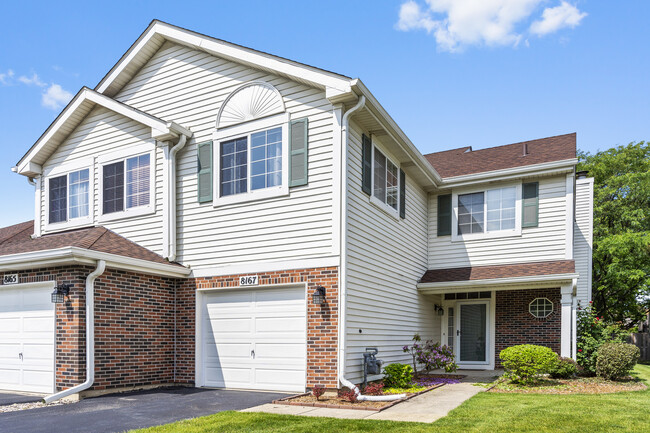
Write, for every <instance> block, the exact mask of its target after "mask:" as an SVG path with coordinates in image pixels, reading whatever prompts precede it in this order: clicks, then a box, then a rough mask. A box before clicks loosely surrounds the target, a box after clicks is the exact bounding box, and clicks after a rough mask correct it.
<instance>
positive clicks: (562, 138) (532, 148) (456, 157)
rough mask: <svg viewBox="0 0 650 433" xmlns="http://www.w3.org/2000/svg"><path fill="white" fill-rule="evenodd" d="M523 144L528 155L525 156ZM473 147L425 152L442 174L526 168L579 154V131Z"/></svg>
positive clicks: (454, 174)
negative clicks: (493, 145)
mask: <svg viewBox="0 0 650 433" xmlns="http://www.w3.org/2000/svg"><path fill="white" fill-rule="evenodd" d="M524 145H525V146H526V147H527V149H528V154H527V155H526V156H524ZM471 149H472V148H471V147H470V146H467V147H461V148H459V149H452V150H446V151H444V152H436V153H430V154H428V155H424V157H425V158H426V159H427V161H429V163H430V164H431V165H432V166H433V168H435V169H436V171H437V172H438V173H439V174H440V176H441V177H443V178H444V177H453V176H462V175H465V174H474V173H482V172H486V171H494V170H503V169H506V168H513V167H523V166H526V165H533V164H541V163H544V162H552V161H562V160H566V159H573V158H575V157H576V134H575V133H572V134H565V135H557V136H555V137H548V138H540V139H538V140H531V141H522V142H521V143H514V144H507V145H505V146H498V147H490V148H488V149H481V150H471Z"/></svg>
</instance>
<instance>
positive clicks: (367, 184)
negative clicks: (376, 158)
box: [361, 134, 372, 195]
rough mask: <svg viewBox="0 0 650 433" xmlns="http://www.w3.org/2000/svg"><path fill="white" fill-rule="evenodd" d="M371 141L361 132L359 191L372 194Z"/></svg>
mask: <svg viewBox="0 0 650 433" xmlns="http://www.w3.org/2000/svg"><path fill="white" fill-rule="evenodd" d="M371 183H372V141H370V138H369V137H368V136H367V135H366V134H363V135H362V136H361V191H363V192H365V193H366V194H368V195H370V194H372V185H371Z"/></svg>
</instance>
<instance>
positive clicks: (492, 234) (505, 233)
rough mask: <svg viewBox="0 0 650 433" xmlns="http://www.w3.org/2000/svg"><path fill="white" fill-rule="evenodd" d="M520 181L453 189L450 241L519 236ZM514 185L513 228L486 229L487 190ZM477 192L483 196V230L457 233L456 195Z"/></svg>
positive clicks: (520, 218)
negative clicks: (480, 231) (481, 231)
mask: <svg viewBox="0 0 650 433" xmlns="http://www.w3.org/2000/svg"><path fill="white" fill-rule="evenodd" d="M521 185H522V184H521V182H517V183H513V182H510V183H504V184H498V185H491V186H489V187H488V186H484V187H482V188H476V187H474V188H471V189H469V188H465V189H458V190H454V191H452V193H451V206H452V207H451V241H452V242H463V241H470V240H481V239H495V238H506V237H515V236H521V221H522V217H521V211H522V207H521V206H522V198H521V197H522V196H521V188H522V187H521ZM511 187H515V228H514V229H509V230H496V231H487V191H489V190H493V189H501V188H511ZM477 192H482V193H483V194H484V196H483V222H484V231H483V233H466V234H464V235H461V234H458V196H459V195H464V194H473V193H477Z"/></svg>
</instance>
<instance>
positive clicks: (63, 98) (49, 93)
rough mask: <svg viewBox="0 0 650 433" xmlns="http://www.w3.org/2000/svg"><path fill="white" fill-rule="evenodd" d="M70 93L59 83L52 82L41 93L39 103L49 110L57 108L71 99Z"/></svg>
mask: <svg viewBox="0 0 650 433" xmlns="http://www.w3.org/2000/svg"><path fill="white" fill-rule="evenodd" d="M72 96H73V95H72V93H70V92H68V91H67V90H65V89H63V88H62V87H61V86H60V85H58V84H54V83H52V85H50V87H48V88H47V90H46V91H45V92H44V93H43V96H42V98H41V105H42V106H43V107H45V108H49V109H51V110H58V109H60V108H61V107H63V106H64V105H65V104H67V103H68V102H70V100H71V99H72Z"/></svg>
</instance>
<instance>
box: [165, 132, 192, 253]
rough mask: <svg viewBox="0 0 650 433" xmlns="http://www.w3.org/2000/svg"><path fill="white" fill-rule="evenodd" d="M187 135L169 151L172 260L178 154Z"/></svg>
mask: <svg viewBox="0 0 650 433" xmlns="http://www.w3.org/2000/svg"><path fill="white" fill-rule="evenodd" d="M188 138H189V137H187V136H186V135H185V134H182V135H181V137H180V139H179V140H178V143H177V144H176V146H174V147H172V148H171V150H170V151H169V175H168V176H167V178H168V179H169V185H168V188H167V191H168V194H169V195H168V197H167V203H168V204H169V209H168V212H169V214H168V215H169V216H168V219H167V221H168V222H169V223H168V224H169V225H168V227H167V230H168V233H169V237H168V239H169V244H168V245H167V251H168V252H169V253H168V254H167V260H169V261H170V262H174V261H176V154H177V153H178V152H179V151H180V150H181V149H182V148H183V147H185V144H186V143H187V139H188Z"/></svg>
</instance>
